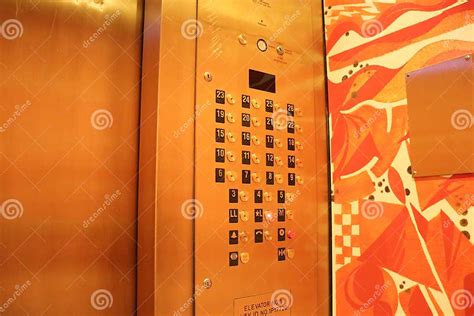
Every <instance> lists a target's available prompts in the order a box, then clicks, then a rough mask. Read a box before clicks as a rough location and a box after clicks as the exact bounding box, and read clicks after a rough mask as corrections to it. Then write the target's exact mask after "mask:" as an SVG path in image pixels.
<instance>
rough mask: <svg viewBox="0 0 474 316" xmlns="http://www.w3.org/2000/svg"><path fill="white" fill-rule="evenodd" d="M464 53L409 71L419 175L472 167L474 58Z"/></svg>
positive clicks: (413, 144) (469, 170) (457, 171)
mask: <svg viewBox="0 0 474 316" xmlns="http://www.w3.org/2000/svg"><path fill="white" fill-rule="evenodd" d="M472 59H473V56H472V54H471V55H466V56H460V57H458V58H455V59H453V60H449V61H446V62H443V63H440V64H436V65H432V66H429V67H426V68H423V69H420V70H417V71H414V72H411V73H409V74H408V75H407V79H406V87H407V98H408V114H409V121H408V122H409V128H410V137H411V138H410V139H411V140H410V142H411V146H410V155H411V160H412V166H413V174H414V176H415V177H422V176H439V175H450V174H463V173H473V172H474V128H473V126H474V63H473V61H472Z"/></svg>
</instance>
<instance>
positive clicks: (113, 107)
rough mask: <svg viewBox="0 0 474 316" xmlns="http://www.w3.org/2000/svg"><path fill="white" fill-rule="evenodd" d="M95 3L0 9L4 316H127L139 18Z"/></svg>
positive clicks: (120, 4)
mask: <svg viewBox="0 0 474 316" xmlns="http://www.w3.org/2000/svg"><path fill="white" fill-rule="evenodd" d="M103 2H104V5H103V6H102V5H100V4H99V2H98V1H73V0H68V1H66V0H58V1H17V0H3V1H1V4H0V24H1V25H2V27H3V28H2V32H1V33H0V95H1V101H0V102H1V104H0V124H1V126H2V130H1V133H0V203H2V204H3V203H4V202H5V201H6V200H8V199H15V200H17V201H18V203H17V204H16V210H17V211H18V212H16V213H15V208H14V207H13V206H14V204H11V205H10V206H12V208H10V209H9V214H10V215H11V216H10V215H8V216H7V215H5V213H4V212H2V213H1V214H0V250H1V251H0V306H1V310H0V314H2V315H98V314H100V315H115V316H116V315H131V314H132V313H133V312H134V310H135V303H136V302H135V291H136V288H135V284H136V278H135V265H136V241H135V236H136V205H137V181H136V170H137V163H138V161H137V160H138V159H137V158H138V154H137V151H138V133H137V128H138V116H139V82H140V59H141V58H140V52H141V40H140V32H141V24H142V18H141V12H142V10H141V9H142V8H141V1H136V0H127V1H108V0H105V1H103ZM6 21H9V23H10V24H9V25H10V26H9V27H8V30H7V29H6V25H7V24H4V23H5V22H6ZM104 25H105V26H104ZM99 28H102V29H101V30H100V31H99ZM94 34H95V35H94ZM96 111H99V112H96ZM4 205H5V204H4ZM20 206H21V207H20ZM20 210H21V211H22V212H20ZM97 290H104V291H101V292H96V291H97ZM18 293H20V295H19V294H18ZM94 293H95V295H94ZM94 297H95V298H99V300H96V299H93V298H94ZM100 298H102V299H104V300H102V299H100ZM91 299H93V300H92V301H93V302H95V304H96V305H93V304H91ZM4 303H5V304H6V305H4ZM102 303H104V305H102ZM101 308H103V310H99V309H101Z"/></svg>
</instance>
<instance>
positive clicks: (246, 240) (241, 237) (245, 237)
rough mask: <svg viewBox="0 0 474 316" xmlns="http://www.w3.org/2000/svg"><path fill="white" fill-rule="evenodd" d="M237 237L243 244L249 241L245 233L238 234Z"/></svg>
mask: <svg viewBox="0 0 474 316" xmlns="http://www.w3.org/2000/svg"><path fill="white" fill-rule="evenodd" d="M239 237H240V240H241V241H242V242H244V243H245V242H248V241H249V235H248V234H247V233H246V232H240V233H239Z"/></svg>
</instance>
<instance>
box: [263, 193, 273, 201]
mask: <svg viewBox="0 0 474 316" xmlns="http://www.w3.org/2000/svg"><path fill="white" fill-rule="evenodd" d="M263 198H264V199H265V201H267V202H271V201H272V200H273V197H272V194H271V193H270V192H265V193H263Z"/></svg>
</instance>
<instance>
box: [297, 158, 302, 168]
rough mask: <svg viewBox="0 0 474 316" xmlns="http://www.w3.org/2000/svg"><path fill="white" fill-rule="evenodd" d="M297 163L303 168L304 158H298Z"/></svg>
mask: <svg viewBox="0 0 474 316" xmlns="http://www.w3.org/2000/svg"><path fill="white" fill-rule="evenodd" d="M296 165H297V166H298V168H303V160H301V159H298V158H296Z"/></svg>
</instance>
